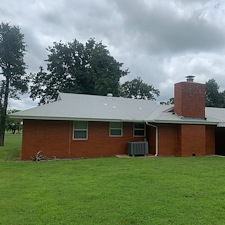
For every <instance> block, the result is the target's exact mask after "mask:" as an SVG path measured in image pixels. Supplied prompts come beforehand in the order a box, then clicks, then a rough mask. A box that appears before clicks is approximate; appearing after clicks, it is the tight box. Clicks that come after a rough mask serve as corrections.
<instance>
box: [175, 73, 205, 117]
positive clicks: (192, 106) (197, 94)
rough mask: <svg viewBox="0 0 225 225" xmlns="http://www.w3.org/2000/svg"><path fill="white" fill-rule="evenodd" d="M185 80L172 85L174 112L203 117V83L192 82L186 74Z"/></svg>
mask: <svg viewBox="0 0 225 225" xmlns="http://www.w3.org/2000/svg"><path fill="white" fill-rule="evenodd" d="M186 78H187V81H186V82H180V83H176V84H175V85H174V112H175V113H176V114H177V115H178V116H183V117H187V118H199V119H205V84H199V83H195V82H194V76H191V75H190V76H187V77H186Z"/></svg>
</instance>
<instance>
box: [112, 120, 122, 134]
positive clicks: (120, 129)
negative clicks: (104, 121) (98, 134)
mask: <svg viewBox="0 0 225 225" xmlns="http://www.w3.org/2000/svg"><path fill="white" fill-rule="evenodd" d="M112 123H120V124H121V128H113V127H111V124H112ZM111 130H121V135H113V134H111ZM109 136H110V137H122V136H123V122H109Z"/></svg>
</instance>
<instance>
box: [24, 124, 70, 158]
mask: <svg viewBox="0 0 225 225" xmlns="http://www.w3.org/2000/svg"><path fill="white" fill-rule="evenodd" d="M70 124H71V122H69V121H47V120H24V121H23V142H22V152H21V158H22V159H23V160H29V159H31V158H32V157H33V156H34V155H35V154H36V153H37V152H38V151H43V152H44V153H45V154H46V156H47V157H49V158H52V157H53V156H56V157H58V158H67V157H69V145H70V142H69V140H70V137H71V135H70Z"/></svg>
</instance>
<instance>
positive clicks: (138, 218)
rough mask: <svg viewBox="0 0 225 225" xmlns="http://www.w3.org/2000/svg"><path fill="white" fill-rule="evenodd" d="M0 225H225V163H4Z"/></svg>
mask: <svg viewBox="0 0 225 225" xmlns="http://www.w3.org/2000/svg"><path fill="white" fill-rule="evenodd" d="M0 170H1V173H0V190H1V192H0V194H1V197H0V224H5V225H8V224H10V225H23V224H24V225H29V224H37V225H40V224H45V225H58V224H65V225H68V224H79V225H86V224H87V225H89V224H90V225H91V224H93V225H99V224H102V225H107V224H109V225H113V224H138V225H139V224H148V225H149V224H153V225H155V224H166V225H167V224H179V225H180V224H184V225H189V224H191V225H193V224H203V225H207V224H208V225H217V224H221V225H224V224H225V213H224V212H225V158H223V157H192V158H172V157H171V158H129V159H118V158H99V159H83V160H73V161H72V160H71V161H51V162H20V161H1V162H0Z"/></svg>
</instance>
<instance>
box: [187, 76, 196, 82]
mask: <svg viewBox="0 0 225 225" xmlns="http://www.w3.org/2000/svg"><path fill="white" fill-rule="evenodd" d="M194 77H195V76H193V75H188V76H186V77H185V78H187V81H188V82H193V81H194Z"/></svg>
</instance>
